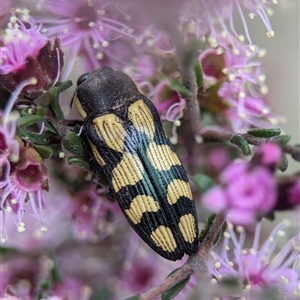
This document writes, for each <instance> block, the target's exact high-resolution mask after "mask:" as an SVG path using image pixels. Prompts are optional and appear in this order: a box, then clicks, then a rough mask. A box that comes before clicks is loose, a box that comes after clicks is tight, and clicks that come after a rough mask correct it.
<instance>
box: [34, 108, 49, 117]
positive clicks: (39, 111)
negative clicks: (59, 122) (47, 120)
mask: <svg viewBox="0 0 300 300" xmlns="http://www.w3.org/2000/svg"><path fill="white" fill-rule="evenodd" d="M36 114H37V115H39V116H46V115H47V109H46V108H45V107H44V106H37V113H36Z"/></svg>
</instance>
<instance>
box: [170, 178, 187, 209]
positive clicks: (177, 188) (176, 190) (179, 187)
mask: <svg viewBox="0 0 300 300" xmlns="http://www.w3.org/2000/svg"><path fill="white" fill-rule="evenodd" d="M182 196H185V197H187V198H189V199H190V200H193V195H192V191H191V187H190V184H189V183H188V182H185V181H183V180H180V179H175V180H173V181H172V182H170V184H169V185H168V192H167V198H168V202H169V204H171V205H172V204H175V203H176V202H177V200H178V199H179V198H180V197H182Z"/></svg>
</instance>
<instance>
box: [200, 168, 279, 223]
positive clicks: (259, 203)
mask: <svg viewBox="0 0 300 300" xmlns="http://www.w3.org/2000/svg"><path fill="white" fill-rule="evenodd" d="M220 181H221V183H222V184H223V186H216V187H213V188H212V189H210V190H209V191H208V192H206V193H205V194H204V196H203V199H202V201H203V204H204V206H206V207H207V208H208V209H210V210H217V211H221V212H224V213H226V214H228V215H229V219H230V221H231V222H232V223H234V224H243V225H245V224H249V223H251V222H253V221H255V219H257V218H260V217H262V216H264V215H266V214H267V213H268V212H270V211H271V209H272V208H273V207H274V205H275V202H276V183H275V180H274V178H273V176H272V174H271V173H270V172H269V171H268V170H267V169H265V168H262V167H257V168H254V169H252V170H249V166H248V164H247V163H246V162H239V163H233V164H231V165H229V166H228V167H227V168H226V169H225V170H224V171H223V172H222V173H221V175H220Z"/></svg>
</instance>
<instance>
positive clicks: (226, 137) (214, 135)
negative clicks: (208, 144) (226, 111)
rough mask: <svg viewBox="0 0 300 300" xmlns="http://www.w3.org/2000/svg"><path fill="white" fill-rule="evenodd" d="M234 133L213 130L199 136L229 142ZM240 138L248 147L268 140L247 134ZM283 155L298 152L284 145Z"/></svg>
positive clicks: (290, 146)
mask: <svg viewBox="0 0 300 300" xmlns="http://www.w3.org/2000/svg"><path fill="white" fill-rule="evenodd" d="M235 135H236V133H234V134H233V133H228V132H220V131H215V130H207V131H206V132H204V133H203V134H201V136H202V137H203V138H205V139H214V140H220V141H230V140H231V139H232V138H233V137H234V136H235ZM239 135H240V136H242V137H243V138H244V139H245V140H246V141H247V142H248V143H249V144H250V145H253V146H259V145H260V144H262V143H265V142H268V141H269V139H268V138H261V137H256V136H253V135H251V134H249V133H241V134H239ZM282 151H283V153H288V154H291V155H292V154H296V152H297V151H298V148H297V147H296V146H293V145H285V146H284V147H283V148H282Z"/></svg>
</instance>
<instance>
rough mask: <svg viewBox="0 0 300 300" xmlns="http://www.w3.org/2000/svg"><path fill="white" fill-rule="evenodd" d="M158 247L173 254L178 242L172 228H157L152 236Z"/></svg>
mask: <svg viewBox="0 0 300 300" xmlns="http://www.w3.org/2000/svg"><path fill="white" fill-rule="evenodd" d="M150 237H151V239H152V240H153V241H154V243H155V244H156V246H157V247H160V248H162V249H163V250H164V251H167V252H173V251H174V250H175V249H176V247H177V244H176V241H175V238H174V236H173V233H172V231H171V229H170V228H168V227H166V226H163V225H161V226H159V227H157V228H156V229H155V230H154V231H153V232H152V233H151V235H150Z"/></svg>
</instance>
